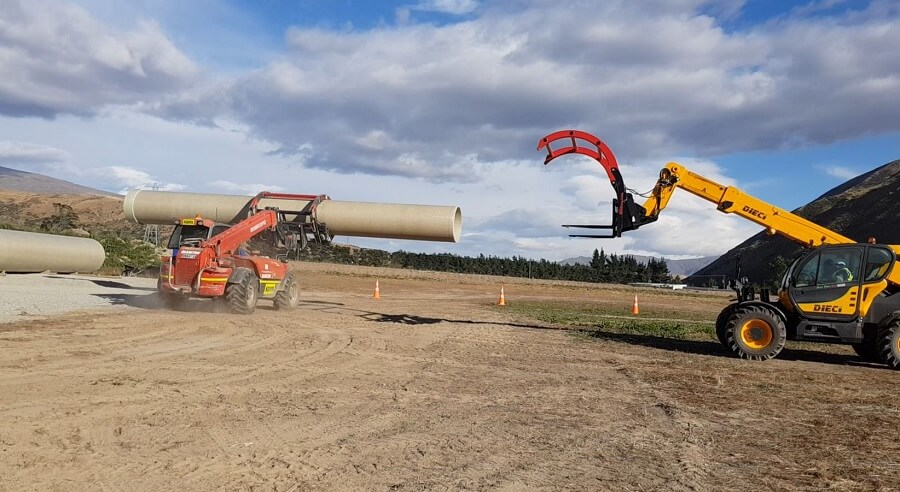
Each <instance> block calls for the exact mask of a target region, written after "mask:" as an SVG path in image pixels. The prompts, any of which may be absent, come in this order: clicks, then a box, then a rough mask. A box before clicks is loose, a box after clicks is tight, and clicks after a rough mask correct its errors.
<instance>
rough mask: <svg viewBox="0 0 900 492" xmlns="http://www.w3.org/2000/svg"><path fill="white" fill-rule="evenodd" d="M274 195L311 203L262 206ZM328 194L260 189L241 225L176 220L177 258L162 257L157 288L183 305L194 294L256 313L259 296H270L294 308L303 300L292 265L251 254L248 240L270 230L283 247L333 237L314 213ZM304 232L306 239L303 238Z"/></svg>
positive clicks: (279, 304) (172, 242) (197, 219)
mask: <svg viewBox="0 0 900 492" xmlns="http://www.w3.org/2000/svg"><path fill="white" fill-rule="evenodd" d="M262 198H274V199H282V200H298V201H304V202H307V204H306V205H305V207H304V209H303V210H299V211H291V212H290V213H291V214H292V215H294V216H296V217H297V219H294V221H290V222H289V221H287V220H286V219H285V212H286V211H282V210H276V209H265V210H259V209H258V206H259V200H260V199H262ZM326 199H328V197H327V196H324V195H288V194H278V193H268V192H264V193H260V194H259V195H257V196H256V197H254V198H253V199H252V200H251V201H250V202H249V203H248V206H247V214H248V217H247V218H246V219H244V220H242V221H240V222H238V223H237V224H234V225H231V226H229V225H227V224H218V223H215V222H214V221H211V220H208V219H204V218H202V217H195V218H191V219H181V220H178V221H176V228H175V231H174V232H173V234H172V238H171V239H170V241H169V248H170V249H172V250H173V254H172V255H171V256H166V257H163V258H162V264H161V267H160V276H159V281H158V283H157V287H158V290H159V293H160V295H161V296H162V297H163V299H164V301H165V302H166V304H168V305H170V306H171V307H176V308H177V307H181V306H182V304H183V302H184V301H185V300H186V299H187V298H190V297H205V298H222V299H224V300H225V301H226V302H227V303H228V304H229V306H230V307H231V309H232V310H233V311H235V312H238V313H250V312H252V311H253V310H254V309H255V307H256V302H257V300H258V299H259V298H270V299H273V300H274V302H275V307H276V308H291V307H294V306H296V305H297V303H298V301H299V284H298V282H297V278H296V274H295V273H294V272H290V271H289V270H288V266H287V264H286V263H284V262H282V261H279V260H277V259H272V258H268V257H265V256H258V255H251V254H249V253H248V252H247V251H246V250H244V249H243V245H244V243H245V242H247V241H249V240H250V239H253V238H255V237H257V236H259V235H261V234H263V233H266V232H275V233H276V234H275V236H276V238H277V239H278V245H279V246H284V245H287V246H288V247H289V248H294V247H297V246H298V245H303V246H305V245H306V244H307V241H308V239H309V238H308V237H307V234H309V233H313V239H315V240H321V239H324V240H326V241H327V240H330V236H328V234H327V229H326V228H325V226H324V224H318V223H315V222H314V219H312V217H314V214H313V213H312V212H313V211H314V209H315V206H316V205H318V203H320V202H321V201H322V200H326ZM300 235H302V237H300Z"/></svg>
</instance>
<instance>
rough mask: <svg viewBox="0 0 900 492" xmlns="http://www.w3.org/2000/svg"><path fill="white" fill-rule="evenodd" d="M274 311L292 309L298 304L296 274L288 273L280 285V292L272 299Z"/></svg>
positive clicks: (297, 278) (298, 294) (298, 290)
mask: <svg viewBox="0 0 900 492" xmlns="http://www.w3.org/2000/svg"><path fill="white" fill-rule="evenodd" d="M273 303H274V305H275V309H294V308H295V307H297V304H299V303H300V280H299V275H298V274H297V272H293V271H291V272H288V274H287V276H285V277H284V281H283V282H282V284H281V290H279V291H278V292H277V293H276V294H275V298H274V299H273Z"/></svg>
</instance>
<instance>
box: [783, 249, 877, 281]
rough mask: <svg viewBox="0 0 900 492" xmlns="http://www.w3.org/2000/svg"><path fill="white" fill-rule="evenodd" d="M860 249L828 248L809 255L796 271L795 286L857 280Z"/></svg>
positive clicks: (860, 255) (860, 256)
mask: <svg viewBox="0 0 900 492" xmlns="http://www.w3.org/2000/svg"><path fill="white" fill-rule="evenodd" d="M861 266H862V250H860V249H829V250H825V251H822V252H821V253H818V254H815V255H812V256H810V257H809V258H808V259H807V260H806V261H805V262H804V263H803V265H801V266H800V269H799V270H798V271H797V276H796V280H795V285H796V286H797V287H812V286H817V287H820V286H832V285H837V284H846V283H851V282H858V281H859V278H860V268H861Z"/></svg>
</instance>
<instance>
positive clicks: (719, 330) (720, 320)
mask: <svg viewBox="0 0 900 492" xmlns="http://www.w3.org/2000/svg"><path fill="white" fill-rule="evenodd" d="M737 307H738V304H737V303H734V304H729V305H727V306H725V309H723V310H722V311H721V312H720V313H719V316H718V317H717V318H716V338H718V339H719V343H721V344H722V345H723V346H724V347H726V348H727V347H728V337H727V336H726V333H725V329H726V328H727V327H728V320H729V319H731V315H732V314H734V310H735V309H737Z"/></svg>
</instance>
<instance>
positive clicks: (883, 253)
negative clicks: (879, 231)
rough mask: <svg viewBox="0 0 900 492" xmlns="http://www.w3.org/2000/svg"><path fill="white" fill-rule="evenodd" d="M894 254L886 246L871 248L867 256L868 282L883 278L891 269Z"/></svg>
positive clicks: (866, 278) (866, 279)
mask: <svg viewBox="0 0 900 492" xmlns="http://www.w3.org/2000/svg"><path fill="white" fill-rule="evenodd" d="M893 259H894V255H893V254H892V253H891V252H890V251H888V250H887V249H884V248H869V255H868V256H867V257H866V270H865V272H866V277H865V279H864V280H865V281H866V282H871V281H875V280H881V279H882V278H883V277H884V276H885V275H887V272H888V270H890V266H891V262H892V261H893Z"/></svg>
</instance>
